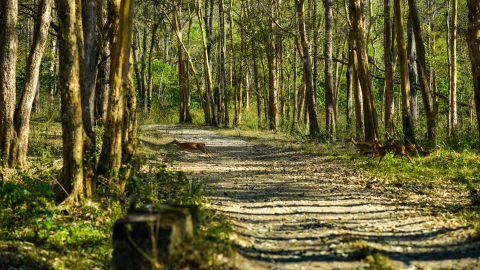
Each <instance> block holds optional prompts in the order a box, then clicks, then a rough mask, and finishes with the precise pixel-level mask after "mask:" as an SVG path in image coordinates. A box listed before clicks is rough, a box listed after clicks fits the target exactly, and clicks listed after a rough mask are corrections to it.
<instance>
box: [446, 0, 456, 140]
mask: <svg viewBox="0 0 480 270" xmlns="http://www.w3.org/2000/svg"><path fill="white" fill-rule="evenodd" d="M451 4H452V6H451V18H450V19H451V20H450V47H449V49H450V74H451V78H450V91H449V92H450V95H449V104H448V120H449V125H448V135H449V136H450V135H452V134H453V133H454V132H455V130H456V129H457V125H458V109H457V17H458V12H457V7H458V3H457V0H452V1H451ZM449 8H450V7H449Z"/></svg>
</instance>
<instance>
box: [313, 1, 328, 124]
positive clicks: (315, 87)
mask: <svg viewBox="0 0 480 270" xmlns="http://www.w3.org/2000/svg"><path fill="white" fill-rule="evenodd" d="M326 2H330V3H332V5H333V2H332V1H331V0H327V1H325V0H324V4H326ZM312 5H313V14H312V23H313V56H312V57H313V94H314V96H315V104H317V102H316V101H317V93H318V69H319V67H318V66H319V64H318V48H319V46H320V45H319V43H320V35H319V31H320V27H319V24H318V22H317V20H318V19H317V17H318V15H317V14H318V11H317V0H313V1H312ZM325 11H327V7H325ZM330 11H332V7H331V5H330ZM326 13H327V12H326ZM332 16H333V14H332ZM332 16H330V19H327V16H325V21H326V22H327V20H330V24H331V20H332V19H331V17H332ZM325 27H326V26H325ZM330 31H331V30H330ZM326 34H327V36H329V33H326ZM327 129H328V127H327Z"/></svg>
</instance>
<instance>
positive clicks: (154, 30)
mask: <svg viewBox="0 0 480 270" xmlns="http://www.w3.org/2000/svg"><path fill="white" fill-rule="evenodd" d="M157 29H158V24H157V23H155V24H154V25H153V27H152V30H151V31H152V33H151V34H152V35H151V37H150V48H149V50H148V67H147V96H148V102H147V110H148V111H150V109H151V107H152V96H153V91H152V89H153V81H152V62H153V51H154V49H155V44H156V43H157V41H156V39H157Z"/></svg>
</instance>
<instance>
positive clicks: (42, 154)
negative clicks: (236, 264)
mask: <svg viewBox="0 0 480 270" xmlns="http://www.w3.org/2000/svg"><path fill="white" fill-rule="evenodd" d="M30 141H31V145H30V150H29V156H30V157H29V161H28V164H27V165H26V166H25V167H24V168H22V169H18V170H17V169H0V269H109V268H110V267H111V254H112V249H113V247H112V241H111V238H112V228H113V224H114V223H115V221H116V220H117V219H119V218H121V217H122V216H123V215H125V214H126V213H127V210H126V209H128V206H129V204H133V200H135V204H136V205H137V206H138V207H142V206H144V205H154V206H159V205H162V204H170V205H189V206H191V205H195V206H196V207H197V208H198V209H199V210H198V211H197V217H196V218H197V220H198V229H197V230H196V235H195V240H194V241H192V242H191V243H189V244H188V245H187V246H186V247H185V254H188V256H187V257H182V260H179V261H178V265H179V267H180V266H181V265H185V264H187V263H188V264H189V265H191V264H193V265H196V266H198V268H200V269H212V267H214V268H216V269H222V268H228V267H227V266H226V265H225V259H224V258H226V257H228V255H229V253H230V250H231V241H230V232H231V229H230V226H229V225H228V224H227V223H226V222H225V219H224V218H223V217H222V216H220V215H219V214H218V213H216V212H215V211H213V210H207V209H206V208H205V207H203V205H204V199H203V196H204V192H205V191H204V189H203V187H202V185H201V184H200V183H199V182H196V181H193V180H191V179H189V178H187V177H186V176H185V175H183V174H181V173H179V172H175V171H170V170H167V169H166V167H165V165H164V164H159V165H158V166H149V165H147V163H146V159H147V158H149V157H146V156H141V158H140V159H141V161H142V163H141V164H142V165H141V166H140V170H139V172H138V173H137V174H136V175H135V177H134V178H133V179H132V181H130V182H129V184H128V187H127V194H126V195H125V196H120V195H118V194H115V193H114V192H109V191H108V187H105V186H100V187H99V188H98V193H99V194H98V195H97V196H95V197H94V198H92V199H90V200H86V201H84V202H82V203H81V204H79V205H76V206H69V207H68V208H67V207H65V206H64V205H62V204H61V202H60V201H58V200H57V197H58V192H62V190H61V189H60V188H59V185H58V182H57V179H58V178H59V176H60V173H61V167H62V162H61V128H60V124H59V123H55V122H49V121H46V122H43V121H41V122H34V123H33V127H32V136H31V140H30ZM140 153H142V155H143V151H140Z"/></svg>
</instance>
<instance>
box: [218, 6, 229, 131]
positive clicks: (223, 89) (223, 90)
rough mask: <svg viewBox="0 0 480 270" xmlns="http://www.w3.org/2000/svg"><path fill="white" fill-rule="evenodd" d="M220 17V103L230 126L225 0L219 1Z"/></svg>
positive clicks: (225, 124)
mask: <svg viewBox="0 0 480 270" xmlns="http://www.w3.org/2000/svg"><path fill="white" fill-rule="evenodd" d="M218 19H219V35H220V42H219V50H220V52H219V56H220V57H219V61H220V63H219V65H220V70H219V73H220V74H219V85H218V90H219V103H220V110H219V114H220V116H219V117H220V118H222V121H221V122H222V123H223V126H224V127H228V125H229V123H228V122H229V119H228V107H227V68H226V55H227V32H226V31H225V10H224V5H223V0H219V1H218Z"/></svg>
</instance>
